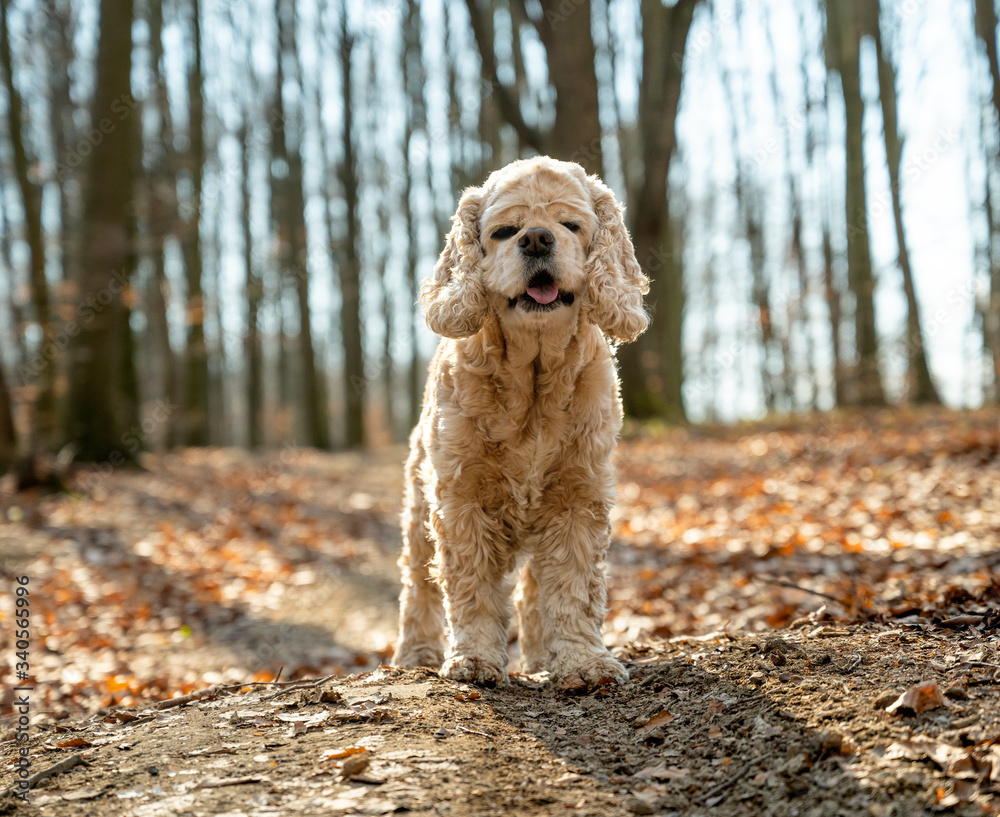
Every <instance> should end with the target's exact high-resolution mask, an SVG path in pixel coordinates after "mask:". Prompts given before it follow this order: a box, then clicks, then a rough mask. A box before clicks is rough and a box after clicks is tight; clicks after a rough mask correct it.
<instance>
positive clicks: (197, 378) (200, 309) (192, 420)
mask: <svg viewBox="0 0 1000 817" xmlns="http://www.w3.org/2000/svg"><path fill="white" fill-rule="evenodd" d="M189 11H190V15H191V48H192V55H191V62H190V64H189V65H188V74H187V91H188V107H189V118H188V129H187V136H188V145H189V147H188V151H187V155H186V157H185V159H186V161H185V165H186V167H185V169H186V171H187V175H188V178H189V180H190V182H191V192H190V196H189V198H188V200H187V202H186V207H185V209H186V214H187V219H186V224H185V225H184V233H183V241H182V246H183V249H184V271H185V277H186V282H187V310H186V323H187V336H186V339H185V346H184V355H185V364H184V372H185V378H184V417H183V427H184V441H185V442H186V443H187V444H188V445H207V444H208V442H209V422H208V411H209V405H208V401H209V382H208V348H207V347H206V345H205V314H206V309H205V307H206V304H205V293H204V281H203V275H202V258H201V216H202V187H203V185H204V174H205V99H204V83H205V80H204V74H203V70H204V69H203V55H202V43H201V27H202V19H201V0H190V6H189Z"/></svg>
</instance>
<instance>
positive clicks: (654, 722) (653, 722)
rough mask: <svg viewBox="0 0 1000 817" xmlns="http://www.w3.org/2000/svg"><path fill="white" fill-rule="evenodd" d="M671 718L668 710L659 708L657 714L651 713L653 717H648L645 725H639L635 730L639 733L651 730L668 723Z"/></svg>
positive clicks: (672, 717)
mask: <svg viewBox="0 0 1000 817" xmlns="http://www.w3.org/2000/svg"><path fill="white" fill-rule="evenodd" d="M673 719H674V716H673V715H671V714H670V712H668V711H667V710H666V709H661V710H660V711H659V712H658V713H657V714H655V715H653V717H652V718H650V719H649V721H648V722H647V723H646V725H645V726H640V727H639V729H638V730H637V731H638V732H639V734H644V733H646V732H652V731H653V730H654V729H657V728H659V727H661V726H663V725H665V724H668V723H670V721H672V720H673Z"/></svg>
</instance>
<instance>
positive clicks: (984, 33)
mask: <svg viewBox="0 0 1000 817" xmlns="http://www.w3.org/2000/svg"><path fill="white" fill-rule="evenodd" d="M975 28H976V36H977V37H978V38H979V41H980V42H982V43H983V46H984V47H985V49H986V60H987V63H988V65H989V71H990V101H991V102H992V103H993V110H994V112H995V114H996V119H995V120H994V121H993V123H992V124H991V125H990V126H988V127H990V128H991V129H992V130H993V131H994V133H995V132H996V128H997V125H998V123H1000V57H998V56H997V12H996V6H994V4H993V0H975ZM984 127H987V126H986V124H985V123H984ZM986 161H987V166H988V167H992V168H994V170H993V172H994V173H995V172H996V170H995V168H996V166H997V165H998V164H1000V156H997V155H993V156H988V157H987V158H986ZM995 195H996V191H995V190H993V189H991V185H990V183H989V180H987V184H986V200H985V206H986V222H987V229H988V230H989V238H988V247H989V250H988V256H989V277H990V285H989V293H990V294H989V300H988V301H987V303H986V305H985V307H984V309H983V342H984V343H985V345H986V348H987V349H989V351H990V356H991V357H992V358H993V393H994V399H995V400H996V402H998V403H1000V221H998V219H997V217H996V209H997V208H996V207H995V205H994V202H993V197H994V196H995Z"/></svg>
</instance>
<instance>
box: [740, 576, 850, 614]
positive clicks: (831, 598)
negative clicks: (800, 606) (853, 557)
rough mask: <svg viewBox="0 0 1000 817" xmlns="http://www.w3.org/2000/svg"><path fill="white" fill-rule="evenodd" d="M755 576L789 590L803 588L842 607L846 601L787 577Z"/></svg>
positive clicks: (806, 591) (759, 579)
mask: <svg viewBox="0 0 1000 817" xmlns="http://www.w3.org/2000/svg"><path fill="white" fill-rule="evenodd" d="M755 578H756V579H757V580H758V581H761V582H764V583H765V584H775V585H777V586H778V587H787V588H788V589H789V590H801V591H802V592H803V593H809V594H810V595H812V596H819V597H820V598H821V599H827V600H828V601H832V602H836V603H837V604H839V605H840V606H841V607H843V606H844V603H843V602H842V601H841V600H840V599H838V598H837V597H836V596H831V595H830V594H829V593H821V592H820V591H819V590H813V589H812V588H811V587H803V586H802V585H801V584H795V582H790V581H788V580H787V579H772V578H771V577H770V576H756V577H755Z"/></svg>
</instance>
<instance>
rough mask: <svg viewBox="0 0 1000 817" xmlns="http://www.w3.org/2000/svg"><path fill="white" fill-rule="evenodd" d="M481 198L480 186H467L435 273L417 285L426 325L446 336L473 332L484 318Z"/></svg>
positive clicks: (464, 334)
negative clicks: (480, 237)
mask: <svg viewBox="0 0 1000 817" xmlns="http://www.w3.org/2000/svg"><path fill="white" fill-rule="evenodd" d="M482 201H483V191H482V188H479V187H470V188H468V189H467V190H466V191H465V193H463V194H462V198H461V200H460V201H459V202H458V209H457V210H456V211H455V215H454V216H452V219H451V220H452V227H451V232H449V233H448V237H447V239H446V240H445V245H444V250H442V251H441V256H440V257H439V258H438V261H437V265H436V266H435V267H434V274H433V275H432V276H431V277H430V278H425V279H424V282H423V284H421V287H420V306H421V308H422V309H423V311H424V319H425V320H426V321H427V325H428V326H429V327H430V328H431V331H433V332H436V333H437V334H439V335H444V336H445V337H446V338H467V337H469V336H470V335H475V334H476V333H477V332H478V331H479V330H480V329H482V327H483V321H484V320H485V319H486V304H487V302H486V291H485V289H484V287H483V271H482V261H483V247H482V244H480V242H479V208H480V206H481V204H482Z"/></svg>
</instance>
